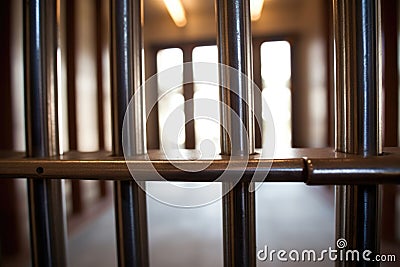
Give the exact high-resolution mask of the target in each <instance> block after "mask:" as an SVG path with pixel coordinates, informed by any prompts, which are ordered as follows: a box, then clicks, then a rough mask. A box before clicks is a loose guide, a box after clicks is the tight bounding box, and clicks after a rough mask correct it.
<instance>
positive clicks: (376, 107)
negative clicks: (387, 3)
mask: <svg viewBox="0 0 400 267" xmlns="http://www.w3.org/2000/svg"><path fill="white" fill-rule="evenodd" d="M379 5H380V3H379V0H354V1H344V0H334V1H333V7H334V8H333V10H334V27H335V31H334V33H335V44H336V47H335V49H336V53H335V54H336V70H335V71H336V73H335V74H336V112H337V113H336V125H337V127H336V149H337V150H338V151H340V152H345V153H353V154H359V155H362V156H364V157H370V156H376V155H378V154H379V153H380V152H381V150H382V149H381V145H382V144H381V143H382V139H381V125H382V124H381V120H380V116H381V107H380V102H379V101H380V90H381V89H382V88H381V69H380V65H381V61H380V56H381V55H380V7H379ZM343 174H344V173H343ZM365 181H366V183H365V184H364V185H358V186H352V185H345V186H338V187H337V188H336V237H337V238H345V239H346V240H347V241H348V246H349V247H351V248H355V249H358V250H359V251H362V250H366V249H369V250H371V251H372V252H373V253H379V243H380V236H379V235H380V230H379V221H380V189H379V186H377V185H367V183H368V178H367V177H365ZM353 264H354V263H352V262H345V261H338V262H337V263H336V266H353ZM358 264H359V265H357V266H379V263H377V262H361V263H358Z"/></svg>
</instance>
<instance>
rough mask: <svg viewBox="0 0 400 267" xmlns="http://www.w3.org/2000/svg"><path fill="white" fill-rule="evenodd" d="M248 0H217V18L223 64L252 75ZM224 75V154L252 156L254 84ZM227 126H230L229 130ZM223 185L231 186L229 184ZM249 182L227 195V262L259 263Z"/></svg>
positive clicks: (220, 54) (225, 237)
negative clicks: (257, 260)
mask: <svg viewBox="0 0 400 267" xmlns="http://www.w3.org/2000/svg"><path fill="white" fill-rule="evenodd" d="M249 5H250V4H249V1H246V0H216V10H217V20H218V38H217V44H218V52H219V63H221V64H224V65H228V66H230V67H232V68H234V69H237V70H238V72H239V73H243V74H244V75H246V76H247V77H249V78H250V79H252V75H253V73H252V52H251V47H252V45H251V29H250V24H251V23H250V6H249ZM220 79H221V80H222V81H223V83H224V84H226V85H227V86H228V88H229V89H227V88H220V101H221V102H222V103H225V104H226V105H227V106H228V107H229V108H230V109H232V110H233V112H234V113H236V114H237V116H238V117H239V119H240V120H241V123H243V125H244V126H245V127H244V128H243V127H241V125H240V122H238V121H236V120H235V119H232V116H230V112H231V111H230V110H228V109H227V108H225V107H226V106H224V105H221V122H222V125H223V126H224V127H221V153H222V154H225V155H234V156H248V155H249V154H252V153H253V152H254V125H253V120H254V119H253V105H254V99H253V97H254V96H253V88H252V87H251V86H250V85H249V84H248V83H247V81H245V80H244V79H243V76H240V75H239V76H238V77H232V76H229V75H227V73H224V71H223V70H220ZM225 129H226V130H225ZM223 186H229V184H227V183H224V184H223ZM254 203H255V200H254V192H249V182H248V181H240V182H239V183H238V184H237V185H235V186H234V188H233V189H232V190H231V191H230V192H228V193H227V194H226V195H225V196H223V222H224V231H223V232H224V265H225V266H255V265H256V262H255V247H256V239H255V213H254V211H255V206H254Z"/></svg>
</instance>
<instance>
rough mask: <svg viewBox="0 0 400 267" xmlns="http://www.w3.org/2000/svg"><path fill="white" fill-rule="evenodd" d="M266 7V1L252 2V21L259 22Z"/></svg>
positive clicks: (256, 0)
mask: <svg viewBox="0 0 400 267" xmlns="http://www.w3.org/2000/svg"><path fill="white" fill-rule="evenodd" d="M263 5H264V0H250V13H251V20H253V21H255V20H259V19H260V18H261V13H262V9H263Z"/></svg>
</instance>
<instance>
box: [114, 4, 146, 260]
mask: <svg viewBox="0 0 400 267" xmlns="http://www.w3.org/2000/svg"><path fill="white" fill-rule="evenodd" d="M110 6H111V9H110V13H111V16H110V17H111V38H112V41H111V72H112V76H111V77H112V111H113V113H112V114H113V115H112V116H113V117H112V119H113V154H114V155H116V156H123V155H124V153H126V155H127V156H132V155H140V154H144V153H145V152H146V138H145V136H146V133H145V129H146V124H145V118H144V112H145V111H144V95H143V94H141V93H140V94H139V97H135V98H134V99H133V100H132V101H134V103H133V109H130V110H131V111H133V112H134V113H135V114H134V115H133V116H132V117H133V118H134V119H133V120H130V122H131V124H132V125H130V127H132V128H131V129H130V131H129V135H130V136H131V137H132V138H131V139H130V141H131V142H130V146H129V147H128V150H129V151H123V144H122V126H123V120H124V116H125V112H126V110H127V108H128V104H129V101H130V100H131V98H132V96H133V95H134V93H135V92H136V90H139V87H140V85H141V84H142V83H143V77H144V73H143V72H144V67H143V57H142V50H143V40H142V21H143V18H142V14H143V12H142V1H141V0H137V1H132V0H116V1H113V0H111V1H110ZM136 95H138V94H136ZM114 189H115V214H116V228H117V229H116V230H117V233H116V236H117V251H118V252H117V257H118V264H119V266H148V252H147V247H148V244H147V213H146V195H145V193H144V192H143V190H142V189H141V188H140V187H139V186H138V184H137V183H136V182H135V181H133V180H125V181H116V182H115V185H114Z"/></svg>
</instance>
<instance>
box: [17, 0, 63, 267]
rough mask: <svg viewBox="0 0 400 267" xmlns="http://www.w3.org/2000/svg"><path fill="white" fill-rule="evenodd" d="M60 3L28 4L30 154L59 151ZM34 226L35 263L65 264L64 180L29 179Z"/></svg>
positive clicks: (47, 0) (37, 0) (44, 0)
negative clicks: (57, 14)
mask: <svg viewBox="0 0 400 267" xmlns="http://www.w3.org/2000/svg"><path fill="white" fill-rule="evenodd" d="M59 4H60V2H59V1H53V0H33V1H26V2H25V3H24V7H23V12H24V55H25V56H24V60H25V61H24V68H25V71H24V74H25V94H26V100H25V111H26V144H27V150H26V155H27V156H28V157H35V158H40V157H49V156H55V155H58V154H59V147H58V115H57V114H58V113H57V88H58V87H57V75H58V74H57V61H56V53H57V47H58V24H59V20H58V19H57V17H56V9H57V8H58V6H57V5H59ZM28 199H29V225H30V239H31V253H32V264H33V266H61V267H62V266H66V243H65V241H66V228H65V227H66V225H65V205H64V201H63V181H62V180H53V179H28Z"/></svg>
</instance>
